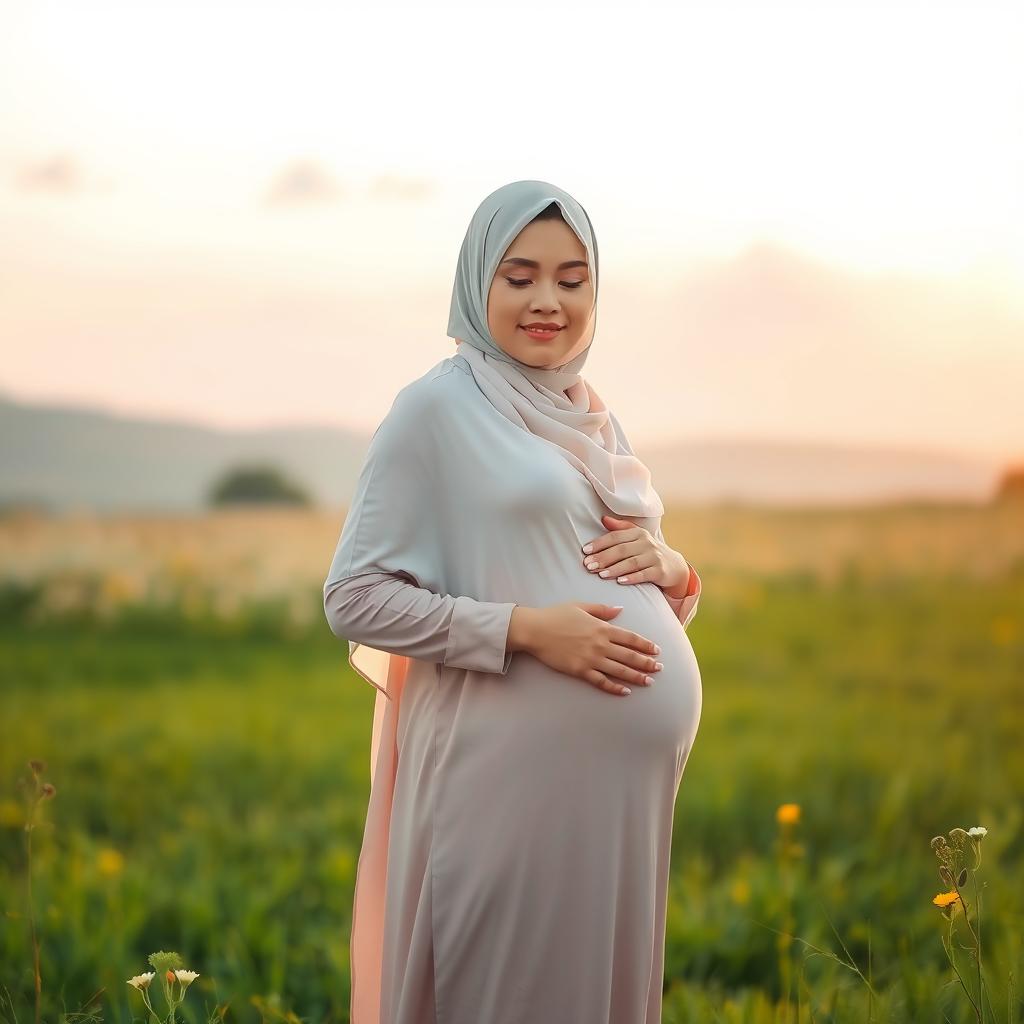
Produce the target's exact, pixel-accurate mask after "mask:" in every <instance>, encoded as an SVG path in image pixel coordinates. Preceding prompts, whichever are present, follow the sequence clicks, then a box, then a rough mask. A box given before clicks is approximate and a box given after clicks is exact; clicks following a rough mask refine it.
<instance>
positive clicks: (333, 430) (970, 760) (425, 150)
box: [0, 0, 1024, 1024]
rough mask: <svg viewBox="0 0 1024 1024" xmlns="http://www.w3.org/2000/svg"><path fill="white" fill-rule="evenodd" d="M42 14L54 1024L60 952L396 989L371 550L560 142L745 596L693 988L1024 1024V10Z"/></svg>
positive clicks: (723, 564) (24, 923) (35, 949)
mask: <svg viewBox="0 0 1024 1024" xmlns="http://www.w3.org/2000/svg"><path fill="white" fill-rule="evenodd" d="M0 23H2V26H3V28H2V31H0V438H2V445H0V612H2V615H0V769H2V774H0V786H2V788H0V854H2V859H0V908H2V911H3V913H2V917H0V1021H3V1022H13V1021H15V1020H19V1019H28V1017H29V1016H30V1015H34V1014H35V1013H36V1004H37V996H36V978H37V972H38V979H39V996H38V1005H39V1010H40V1014H41V1019H43V1020H46V1021H58V1020H61V1021H63V1020H70V1019H71V1018H72V1017H75V1019H76V1020H82V1019H89V1020H99V1019H104V1020H116V1021H126V1022H127V1021H129V1020H131V1019H133V1017H134V1016H135V1015H136V1014H141V1013H143V1004H142V1000H141V998H139V995H138V993H137V992H135V991H134V990H133V988H132V987H131V986H129V985H128V984H126V981H127V980H128V979H129V978H131V977H133V976H135V975H139V974H141V973H143V972H144V971H148V970H150V969H151V967H150V964H149V962H148V961H147V957H148V956H149V955H150V954H151V953H153V952H155V951H158V950H164V951H166V950H175V951H178V952H180V954H181V956H182V958H183V964H184V966H185V967H187V968H190V969H192V970H195V971H198V972H200V974H199V977H198V978H197V979H196V981H195V982H194V983H193V985H192V987H191V988H190V990H189V992H188V994H187V996H186V1001H185V1004H184V1005H183V1007H182V1008H181V1010H179V1016H180V1017H181V1018H182V1019H184V1020H189V1021H199V1020H207V1019H208V1018H209V1017H211V1016H216V1017H217V1018H218V1019H228V1020H238V1021H243V1020H244V1021H263V1020H291V1021H298V1020H299V1019H300V1018H301V1019H303V1020H315V1021H348V1005H349V1004H348V1000H349V975H348V967H349V960H348V955H349V950H348V938H349V929H350V926H351V895H352V887H353V885H354V873H355V865H356V859H357V856H358V852H359V844H360V840H361V836H362V824H363V820H364V816H365V811H366V800H367V795H368V787H369V763H368V754H369V733H370V724H371V718H372V708H373V690H372V689H371V688H370V687H368V686H367V684H366V683H365V682H363V681H362V680H360V679H358V677H356V676H355V675H353V673H352V672H351V671H350V669H349V667H348V665H347V659H346V645H345V644H344V643H343V642H341V641H340V640H339V638H337V637H335V636H334V635H333V634H332V633H331V632H330V629H329V627H328V625H327V623H326V621H325V619H324V614H323V608H322V591H321V588H322V584H323V580H324V578H325V576H326V573H327V569H328V566H329V564H330V561H331V557H332V555H333V552H334V546H335V543H336V541H337V538H338V535H339V533H340V530H341V527H342V524H343V522H344V517H345V510H346V506H347V502H348V501H349V499H350V497H351V494H352V491H353V488H354V485H355V481H356V476H357V474H358V471H359V468H360V465H361V462H362V459H363V456H364V454H365V450H366V447H367V444H368V442H369V438H370V435H371V433H372V431H373V430H374V428H375V427H376V425H377V423H379V422H380V420H381V419H382V418H383V416H384V415H385V414H386V413H387V411H388V408H389V407H390V403H391V401H392V400H393V398H394V396H395V394H396V393H397V391H398V390H399V389H400V388H401V387H403V386H404V385H405V384H407V383H408V382H410V381H411V380H413V379H414V378H416V377H418V376H420V375H421V374H423V373H425V372H426V371H427V370H429V369H430V368H431V367H432V366H434V365H435V364H436V363H437V362H439V361H440V360H442V359H444V358H445V357H447V356H448V355H450V354H452V352H453V351H454V342H453V341H452V340H451V339H449V338H447V337H446V333H445V331H446V327H447V317H448V307H449V301H450V296H451V284H452V279H453V274H454V268H455V261H456V257H457V254H458V249H459V245H460V244H461V241H462V237H463V234H464V232H465V230H466V227H467V225H468V223H469V219H470V217H471V216H472V213H473V211H474V210H475V208H476V206H477V205H478V203H479V202H480V201H481V200H482V199H483V198H484V196H485V195H487V194H488V193H489V192H491V191H492V190H493V189H495V188H497V187H498V186H500V185H502V184H504V183H506V182H508V181H511V180H514V179H518V178H541V179H544V180H548V181H552V182H554V183H556V184H558V185H559V186H561V187H562V188H565V189H566V190H568V191H569V192H571V193H572V194H573V195H574V196H575V197H576V198H577V199H579V201H580V202H581V203H582V204H583V205H584V206H585V207H586V208H587V210H588V212H589V213H590V216H591V218H592V220H593V222H594V224H595V228H596V232H597V238H598V244H599V249H600V256H601V279H600V293H599V317H598V327H597V332H596V335H595V340H594V345H593V348H592V350H591V353H590V356H589V358H588V362H587V367H586V370H585V376H586V377H587V379H588V380H590V381H591V382H592V383H593V384H594V386H595V387H596V388H597V390H598V391H599V392H600V393H601V395H602V397H603V398H604V399H605V400H606V402H607V403H608V404H609V405H610V406H611V407H612V409H614V410H615V412H616V414H617V415H618V417H619V419H620V420H621V421H622V423H623V425H624V427H625V429H626V431H627V432H628V433H629V435H630V438H631V440H632V442H633V444H634V447H635V448H636V449H637V451H638V454H640V455H641V457H643V458H644V459H645V461H646V462H647V463H648V465H649V466H650V468H651V470H652V473H653V477H654V482H655V485H656V487H657V488H658V490H659V492H660V493H661V494H662V496H663V497H664V499H665V501H666V504H667V505H668V506H669V510H668V512H667V514H666V518H665V523H664V528H665V533H666V536H667V538H668V540H669V542H670V543H671V544H672V545H673V546H674V547H676V548H678V549H679V550H681V551H683V552H684V553H685V555H686V557H687V558H688V559H689V560H690V561H691V562H692V563H693V564H694V565H696V566H697V567H698V568H699V569H700V571H701V575H702V579H703V582H704V593H703V596H702V600H701V609H700V611H699V613H698V615H697V617H696V619H695V620H694V622H693V624H692V625H691V626H690V627H689V630H688V633H689V636H690V638H691V641H692V642H693V645H694V648H695V650H696V653H697V656H698V659H699V661H700V664H701V670H702V677H703V686H704V704H703V711H702V720H701V729H700V732H699V734H698V739H697V741H696V744H695V747H694V751H693V754H692V755H691V757H690V759H689V761H688V764H687V771H686V775H685V777H684V779H683V783H682V786H681V788H680V793H679V799H678V802H677V807H676V820H675V829H674V853H673V863H672V885H671V893H670V905H669V912H668V935H667V952H666V976H665V992H666V996H665V1007H664V1014H665V1016H664V1019H665V1020H666V1021H677V1022H684V1021H687V1022H688V1021H710V1020H716V1021H729V1022H733V1021H735V1022H739V1021H744V1022H753V1024H767V1022H776V1021H790V1020H793V1021H796V1020H800V1019H804V1017H807V1016H808V1015H810V1019H817V1020H829V1021H858V1022H860V1021H866V1020H883V1019H884V1020H890V1021H938V1020H940V1019H941V1020H949V1021H957V1022H959V1021H975V1020H981V1019H984V1020H989V1019H995V1016H993V1015H994V1014H998V1019H999V1020H1006V1021H1017V1020H1021V1019H1024V1010H1022V1006H1021V1000H1020V995H1019V993H1017V992H1016V991H1015V989H1014V985H1013V984H1012V983H1011V980H1010V979H1011V977H1016V978H1019V976H1020V974H1021V971H1022V968H1024V955H1022V950H1021V921H1022V906H1021V898H1020V893H1019V879H1020V877H1021V869H1022V866H1024V810H1022V807H1021V793H1022V787H1024V755H1022V754H1021V746H1020V737H1021V735H1022V728H1024V706H1022V701H1021V694H1022V690H1021V687H1022V683H1024V401H1022V395H1024V186H1022V182H1024V127H1022V126H1024V63H1022V62H1021V60H1020V53H1021V52H1024V8H1022V7H1021V6H1020V5H1019V4H1017V3H1011V2H1009V0H1006V2H1005V3H998V2H981V3H978V2H974V3H969V4H968V3H966V2H949V3H937V4H929V5H924V4H917V3H910V2H899V3H889V4H885V5H873V4H864V3H858V4H854V3H852V2H849V3H827V2H819V3H810V2H808V3H796V2H791V3H773V4H754V3H749V4H744V3H739V2H735V0H728V2H718V3H715V4H711V3H707V4H700V3H688V4H687V3H683V4H677V5H674V6H672V7H668V6H665V7H662V6H659V5H656V4H652V3H642V2H641V3H633V4H630V5H629V6H628V8H622V7H621V6H619V5H616V6H613V5H610V4H609V5H607V6H602V5H600V4H594V3H589V4H578V3H569V2H561V3H552V2H549V3H544V4H540V3H534V2H522V3H516V4H510V5H501V6H494V7H490V6H483V5H477V6H469V5H466V6H458V5H454V4H447V5H438V4H432V5H426V6H413V5H407V6H403V5H400V4H393V3H386V2H385V3H379V4H377V5H375V6H372V7H370V6H368V5H360V6H353V7H348V6H344V5H340V4H334V5H330V4H327V3H319V4H318V3H312V2H308V0H307V2H302V0H297V2H292V3H289V4H284V3H279V2H272V0H257V2H255V3H250V4H245V5H243V4H240V3H227V2H223V0H217V2H212V0H208V2H205V3H202V4H200V3H192V2H179V3H176V4H169V3H166V2H152V3H147V2H139V0H136V2H133V3H127V2H123V3H120V2H118V3H115V2H111V0H96V2H93V3H89V4H80V3H79V4H73V3H71V2H47V0H36V2H23V3H18V2H4V0H0ZM47 787H49V788H47ZM973 826H983V827H986V828H987V829H988V834H987V836H986V837H985V838H984V841H983V844H982V845H983V847H984V851H985V855H984V858H983V859H982V863H981V866H980V867H979V868H978V869H977V874H974V871H973V867H974V865H973V861H970V862H969V866H970V867H971V868H972V883H973V881H974V880H977V882H978V885H979V890H978V891H979V893H980V895H981V900H982V907H983V910H982V915H981V916H982V927H983V929H984V940H983V963H984V976H983V986H979V983H978V981H977V970H976V962H975V961H973V960H971V953H970V949H961V948H958V943H959V944H962V945H963V946H964V947H968V946H970V942H971V935H972V932H971V929H969V928H968V927H967V926H966V925H967V923H968V921H969V922H970V923H971V924H972V925H978V923H979V922H978V920H977V917H976V916H975V915H976V913H977V909H978V908H977V906H976V902H975V899H974V896H973V890H969V889H966V888H965V889H963V891H962V894H963V899H962V901H961V906H964V905H966V907H967V910H968V915H969V916H968V917H967V918H966V919H965V918H964V916H963V914H962V913H961V914H960V916H959V917H957V916H956V915H954V916H953V917H952V918H947V917H946V916H945V915H944V914H943V912H942V911H941V910H940V909H939V908H938V907H937V906H936V905H934V904H933V897H935V896H936V895H937V894H938V893H941V892H945V891H946V890H947V889H948V888H949V886H948V885H947V884H946V883H945V881H944V880H943V879H942V878H941V877H940V874H939V867H940V864H939V861H938V860H937V859H936V855H935V853H934V852H933V850H932V849H931V848H930V846H929V843H930V841H931V839H932V837H933V836H936V835H938V834H945V835H947V836H948V834H949V832H950V830H951V829H955V828H964V829H968V828H971V827H973ZM980 848H981V847H979V849H980ZM950 927H954V929H955V930H954V932H953V938H952V940H951V947H950V948H952V949H953V951H954V955H955V956H957V957H959V958H960V959H958V960H957V961H956V962H957V964H958V965H959V968H960V970H961V974H962V979H961V980H958V977H957V974H956V973H954V971H953V970H952V967H951V964H950V962H949V960H948V958H947V953H946V951H945V949H944V942H943V939H944V937H946V936H947V933H948V930H949V929H950ZM972 986H973V987H972ZM982 987H983V988H984V991H983V992H982V991H981V988H982ZM1017 987H1018V988H1019V985H1018V986H1017ZM972 1002H973V1003H977V1004H980V1009H981V1011H982V1013H983V1017H979V1016H978V1011H977V1010H976V1009H975V1007H974V1005H972ZM155 1005H157V1006H158V1007H159V997H158V996H157V998H156V1003H155ZM801 1015H803V1017H802V1016H801ZM37 1019H39V1018H37ZM357 1024H360V1022H357Z"/></svg>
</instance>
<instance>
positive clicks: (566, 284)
mask: <svg viewBox="0 0 1024 1024" xmlns="http://www.w3.org/2000/svg"><path fill="white" fill-rule="evenodd" d="M505 280H506V281H508V283H509V284H510V285H513V286H514V287H516V288H522V287H523V286H524V285H528V284H530V283H531V282H530V279H529V278H526V279H525V280H517V279H516V278H512V277H506V278H505ZM558 283H559V284H560V285H562V287H564V288H580V287H582V285H583V282H582V281H559V282H558Z"/></svg>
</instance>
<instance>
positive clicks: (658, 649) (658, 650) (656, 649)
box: [654, 644, 661, 654]
mask: <svg viewBox="0 0 1024 1024" xmlns="http://www.w3.org/2000/svg"><path fill="white" fill-rule="evenodd" d="M654 653H655V654H661V648H660V647H659V646H658V645H657V644H655V645H654Z"/></svg>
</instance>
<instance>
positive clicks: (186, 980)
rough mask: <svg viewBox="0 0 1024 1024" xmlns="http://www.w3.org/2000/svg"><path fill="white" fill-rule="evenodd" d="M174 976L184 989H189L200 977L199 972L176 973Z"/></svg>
mask: <svg viewBox="0 0 1024 1024" xmlns="http://www.w3.org/2000/svg"><path fill="white" fill-rule="evenodd" d="M174 976H175V977H176V978H177V979H178V981H180V982H181V985H182V988H188V987H189V985H191V984H192V982H193V981H195V980H196V978H198V977H199V972H198V971H175V972H174Z"/></svg>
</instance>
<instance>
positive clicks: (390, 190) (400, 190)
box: [369, 174, 437, 200]
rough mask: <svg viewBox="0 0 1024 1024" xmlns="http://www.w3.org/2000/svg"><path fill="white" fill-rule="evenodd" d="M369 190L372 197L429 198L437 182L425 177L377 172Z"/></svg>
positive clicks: (435, 189) (434, 191)
mask: <svg viewBox="0 0 1024 1024" xmlns="http://www.w3.org/2000/svg"><path fill="white" fill-rule="evenodd" d="M369 191H370V195H371V197H372V198H374V199H399V200H408V199H429V198H430V197H431V196H433V195H434V194H435V193H436V192H437V183H436V182H434V181H428V180H427V179H425V178H399V177H397V176H395V175H391V174H379V175H378V176H377V177H376V178H374V179H373V181H372V182H371V183H370V189H369Z"/></svg>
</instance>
